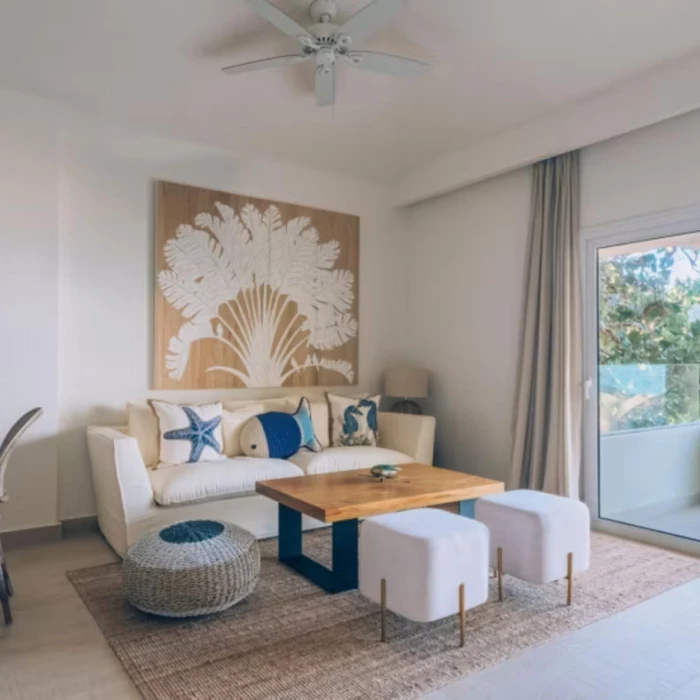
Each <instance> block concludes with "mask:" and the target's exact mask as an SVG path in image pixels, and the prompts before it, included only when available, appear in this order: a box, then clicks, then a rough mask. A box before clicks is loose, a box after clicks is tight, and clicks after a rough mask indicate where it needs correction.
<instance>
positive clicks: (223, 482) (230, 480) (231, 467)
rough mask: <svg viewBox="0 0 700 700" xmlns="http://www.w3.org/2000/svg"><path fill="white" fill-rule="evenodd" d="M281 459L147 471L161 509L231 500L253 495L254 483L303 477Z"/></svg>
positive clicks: (242, 459)
mask: <svg viewBox="0 0 700 700" xmlns="http://www.w3.org/2000/svg"><path fill="white" fill-rule="evenodd" d="M303 474H304V472H303V471H302V470H301V469H300V468H299V467H297V466H295V465H294V464H292V463H291V462H287V461H285V460H282V459H257V458H251V457H235V458H234V459H223V460H219V461H217V462H200V463H199V464H175V465H171V464H167V465H162V468H161V469H156V470H154V471H149V473H148V475H149V477H150V480H151V488H152V489H153V498H154V499H155V501H156V503H157V504H158V505H161V506H173V505H179V504H183V503H193V502H196V501H204V500H212V499H219V498H230V497H231V496H240V495H243V494H249V493H254V492H255V482H256V481H263V480H264V479H282V478H285V477H288V476H302V475H303Z"/></svg>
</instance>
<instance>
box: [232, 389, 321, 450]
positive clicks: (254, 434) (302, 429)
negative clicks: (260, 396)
mask: <svg viewBox="0 0 700 700" xmlns="http://www.w3.org/2000/svg"><path fill="white" fill-rule="evenodd" d="M302 448H306V449H308V450H311V451H312V452H318V450H320V449H321V444H320V443H319V441H318V439H317V438H316V434H315V433H314V426H313V422H312V420H311V404H310V403H309V400H308V399H307V398H303V399H302V400H301V401H300V402H299V406H298V408H297V410H296V411H295V412H294V413H291V414H290V413H281V412H279V411H271V412H270V413H262V414H261V415H259V416H255V418H251V419H250V420H249V421H248V422H247V423H246V424H245V425H244V426H243V430H241V450H242V451H243V454H244V455H246V456H248V457H265V458H269V459H287V458H289V457H291V456H292V455H293V454H296V453H297V452H299V450H300V449H302Z"/></svg>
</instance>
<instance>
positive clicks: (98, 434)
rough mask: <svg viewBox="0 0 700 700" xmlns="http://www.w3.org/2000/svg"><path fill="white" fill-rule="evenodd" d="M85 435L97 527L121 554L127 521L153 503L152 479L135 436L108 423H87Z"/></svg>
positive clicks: (126, 539)
mask: <svg viewBox="0 0 700 700" xmlns="http://www.w3.org/2000/svg"><path fill="white" fill-rule="evenodd" d="M87 438H88V452H89V454H90V465H91V467H92V480H93V484H94V487H95V500H96V501H97V519H98V522H99V524H100V530H101V531H102V534H103V535H104V536H105V537H106V538H107V541H108V542H109V543H110V544H111V545H112V547H113V548H114V550H115V551H116V552H117V553H118V554H119V555H121V556H123V555H124V554H125V552H126V550H127V547H128V543H129V541H130V540H129V525H130V524H131V523H134V522H136V521H138V520H139V519H140V518H143V517H145V516H146V515H147V513H148V511H149V510H150V509H151V507H152V506H153V491H152V489H151V482H150V480H149V478H148V473H147V471H146V466H145V464H144V463H143V457H142V456H141V452H140V450H139V446H138V443H137V442H136V439H135V438H133V437H129V436H128V435H126V434H125V433H124V432H121V431H120V430H119V429H116V428H107V427H89V428H88V431H87Z"/></svg>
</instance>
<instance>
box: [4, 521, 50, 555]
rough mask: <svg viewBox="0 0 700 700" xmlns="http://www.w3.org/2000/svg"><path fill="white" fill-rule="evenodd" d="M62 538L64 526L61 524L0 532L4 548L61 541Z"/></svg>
mask: <svg viewBox="0 0 700 700" xmlns="http://www.w3.org/2000/svg"><path fill="white" fill-rule="evenodd" d="M62 539H63V527H62V526H61V525H60V524H59V525H45V526H44V527H29V528H26V529H25V530H9V531H8V532H0V540H2V546H3V548H4V549H16V548H17V547H28V546H29V545H32V544H49V543H51V542H60V541H61V540H62Z"/></svg>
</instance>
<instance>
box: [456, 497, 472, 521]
mask: <svg viewBox="0 0 700 700" xmlns="http://www.w3.org/2000/svg"><path fill="white" fill-rule="evenodd" d="M475 504H476V498H472V499H471V500H469V501H460V502H459V514H460V515H461V516H463V517H465V518H471V519H472V520H473V519H474V506H475Z"/></svg>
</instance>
